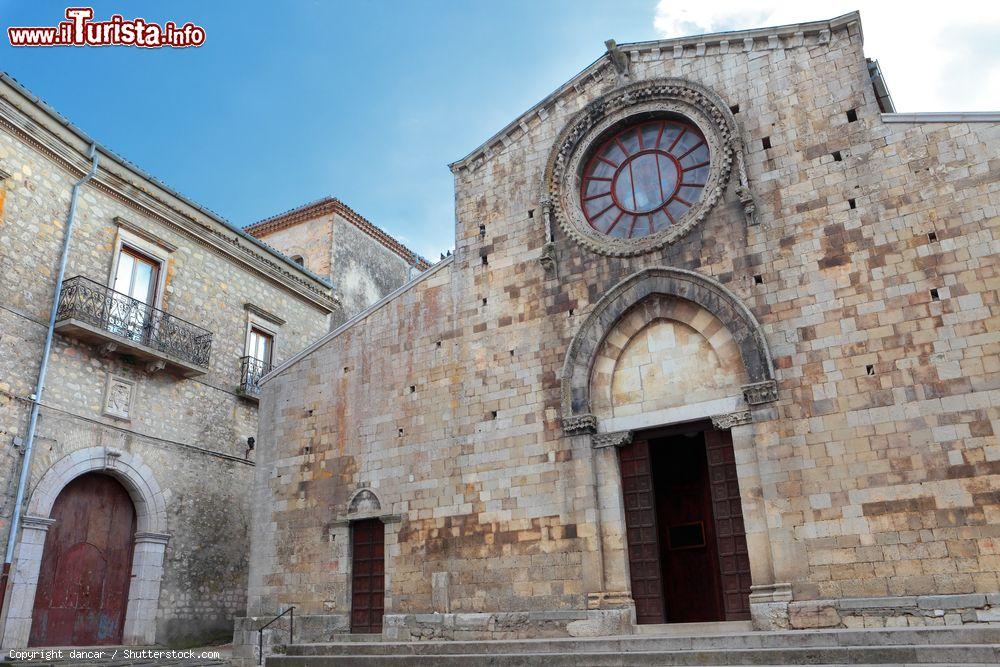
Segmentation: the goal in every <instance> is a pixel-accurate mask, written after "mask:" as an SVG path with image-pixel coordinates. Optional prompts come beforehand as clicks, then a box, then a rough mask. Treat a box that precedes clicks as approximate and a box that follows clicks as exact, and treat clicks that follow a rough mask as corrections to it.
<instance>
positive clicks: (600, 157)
mask: <svg viewBox="0 0 1000 667" xmlns="http://www.w3.org/2000/svg"><path fill="white" fill-rule="evenodd" d="M709 162H710V157H709V150H708V144H707V143H706V142H705V137H704V136H703V135H702V133H701V131H700V130H698V128H697V127H695V126H694V125H692V124H690V123H686V122H683V121H678V120H656V121H646V122H642V123H638V124H635V125H632V126H630V127H627V128H625V129H624V130H620V131H618V132H616V133H615V134H614V135H612V136H611V137H610V138H609V139H607V140H605V141H604V142H603V143H602V144H601V145H600V146H599V147H598V149H597V150H596V151H594V153H593V154H592V156H591V157H590V159H589V160H588V162H587V164H586V167H585V168H584V170H583V175H582V182H581V185H580V201H581V204H582V207H583V214H584V216H585V217H586V219H587V223H588V224H589V225H590V226H591V227H592V228H594V229H595V230H597V231H598V232H600V233H602V234H607V235H608V236H613V237H618V238H638V237H643V236H648V235H650V234H655V233H657V232H660V231H663V230H664V229H667V228H668V227H670V226H671V225H674V224H676V223H677V222H678V221H679V220H680V219H681V217H682V216H683V215H684V214H685V213H686V212H687V211H688V209H690V208H691V207H692V206H694V205H695V203H697V201H698V199H699V198H700V197H701V194H702V191H703V190H704V188H705V185H706V183H707V182H708V177H709Z"/></svg>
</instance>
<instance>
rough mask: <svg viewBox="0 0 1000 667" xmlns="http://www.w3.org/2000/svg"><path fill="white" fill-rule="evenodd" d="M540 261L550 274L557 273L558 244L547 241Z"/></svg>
mask: <svg viewBox="0 0 1000 667" xmlns="http://www.w3.org/2000/svg"><path fill="white" fill-rule="evenodd" d="M538 261H539V262H541V263H542V268H543V269H545V273H546V274H549V275H555V273H556V268H557V264H556V244H555V243H546V244H545V245H544V246H542V254H541V256H540V257H539V258H538Z"/></svg>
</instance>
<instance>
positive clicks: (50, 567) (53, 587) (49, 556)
mask: <svg viewBox="0 0 1000 667" xmlns="http://www.w3.org/2000/svg"><path fill="white" fill-rule="evenodd" d="M51 518H53V519H55V523H54V524H52V526H51V527H50V528H49V531H48V534H47V535H46V536H45V546H44V550H43V551H42V564H41V569H40V571H39V574H38V588H37V589H36V592H35V606H34V611H33V612H32V620H31V634H30V636H29V639H28V645H29V646H99V645H106V644H120V643H121V641H122V626H123V624H124V622H125V607H126V604H127V603H128V589H129V582H130V580H131V572H132V541H133V536H134V535H135V506H134V505H133V504H132V499H131V498H130V497H129V495H128V492H126V491H125V489H124V488H122V485H121V484H119V483H118V482H117V481H115V480H114V479H112V478H111V477H108V476H106V475H101V474H98V473H90V474H87V475H83V476H82V477H78V478H77V479H75V480H73V481H72V482H70V483H69V484H67V485H66V488H64V489H63V490H62V492H61V493H60V494H59V497H58V498H56V502H55V504H54V505H53V507H52V515H51Z"/></svg>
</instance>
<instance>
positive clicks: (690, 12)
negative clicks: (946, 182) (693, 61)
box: [653, 0, 1000, 111]
mask: <svg viewBox="0 0 1000 667" xmlns="http://www.w3.org/2000/svg"><path fill="white" fill-rule="evenodd" d="M855 9H859V10H860V11H861V25H862V28H863V30H864V34H865V55H867V56H868V57H869V58H876V59H878V61H879V64H880V65H881V67H882V73H883V74H884V75H885V78H886V83H887V84H888V86H889V92H890V93H891V94H892V98H893V102H895V105H896V110H897V111H1000V2H996V1H995V0H993V1H990V0H951V1H950V2H946V3H941V2H928V1H927V0H914V1H912V2H896V1H887V0H881V1H879V0H815V1H813V2H802V1H801V0H799V1H798V2H788V1H785V0H763V1H762V2H759V3H754V4H750V3H748V2H746V1H743V2H740V1H738V0H694V1H692V0H659V3H658V4H657V6H656V16H655V18H654V21H653V23H654V26H655V28H656V30H657V31H658V32H659V33H660V34H661V35H662V36H663V37H680V36H684V35H697V34H701V33H707V32H720V31H724V30H742V29H747V28H760V27H765V26H775V25H782V24H786V23H799V22H802V21H815V20H819V19H828V18H833V17H834V16H839V15H840V14H846V13H848V12H851V11H854V10H855Z"/></svg>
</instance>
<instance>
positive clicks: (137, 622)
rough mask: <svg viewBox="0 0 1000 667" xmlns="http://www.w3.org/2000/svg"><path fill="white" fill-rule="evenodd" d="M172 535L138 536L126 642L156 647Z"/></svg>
mask: <svg viewBox="0 0 1000 667" xmlns="http://www.w3.org/2000/svg"><path fill="white" fill-rule="evenodd" d="M169 540H170V535H169V534H167V533H153V532H145V531H140V532H137V533H136V534H135V547H134V549H133V553H132V583H131V585H130V586H129V590H128V605H127V606H126V607H125V627H124V628H123V630H122V642H123V643H124V644H126V645H133V646H149V645H152V644H154V643H156V610H157V608H158V607H159V604H160V581H161V579H162V578H163V556H164V554H165V553H166V549H167V542H168V541H169Z"/></svg>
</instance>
